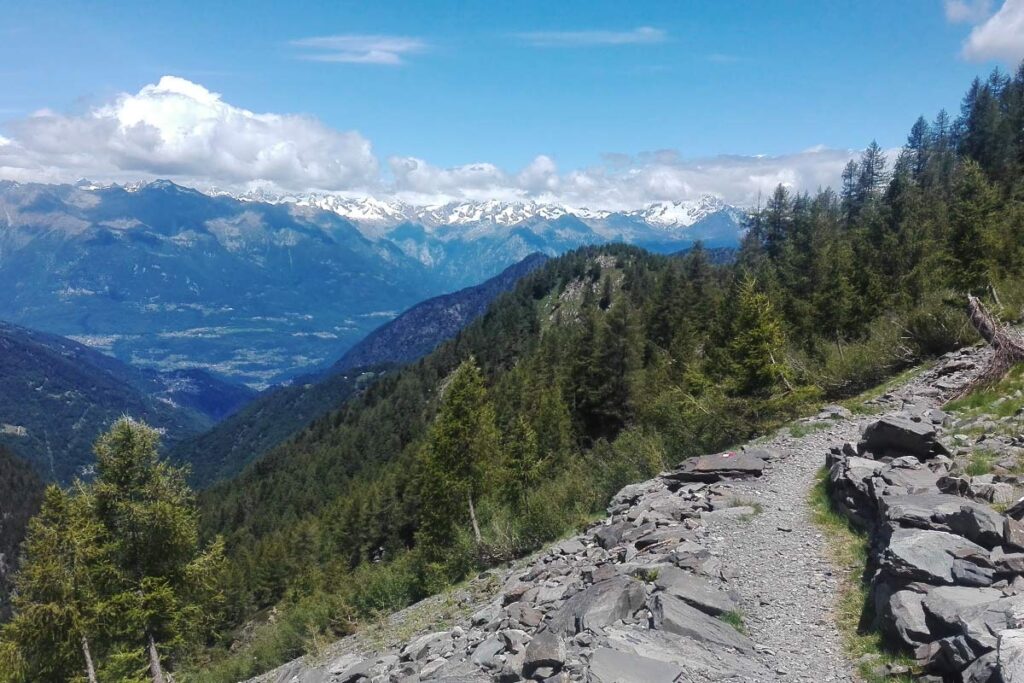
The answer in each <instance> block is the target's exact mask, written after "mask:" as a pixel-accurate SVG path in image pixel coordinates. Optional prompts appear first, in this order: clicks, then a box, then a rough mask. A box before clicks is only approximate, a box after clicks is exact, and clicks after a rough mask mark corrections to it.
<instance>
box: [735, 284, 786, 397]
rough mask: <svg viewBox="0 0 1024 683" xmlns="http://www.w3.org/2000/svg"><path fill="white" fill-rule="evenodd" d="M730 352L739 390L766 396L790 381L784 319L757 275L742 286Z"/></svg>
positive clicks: (737, 302)
mask: <svg viewBox="0 0 1024 683" xmlns="http://www.w3.org/2000/svg"><path fill="white" fill-rule="evenodd" d="M729 352H730V359H731V361H732V364H733V368H734V369H733V378H734V384H735V391H736V392H737V393H742V394H748V395H753V396H764V395H767V394H771V393H773V392H775V391H776V390H778V389H779V386H780V384H785V383H787V382H788V375H789V372H790V371H789V369H788V368H787V367H786V365H785V364H784V361H785V353H786V338H785V334H784V333H783V329H782V322H781V321H780V320H779V317H778V315H777V314H776V313H775V309H774V308H773V307H772V304H771V302H770V301H769V300H768V297H767V296H765V295H764V294H763V293H761V292H759V291H758V290H757V283H756V282H755V281H754V280H753V278H749V277H748V278H746V279H744V280H743V281H742V282H741V283H740V285H739V292H738V295H737V300H736V319H735V322H734V325H733V334H732V340H731V341H730V344H729Z"/></svg>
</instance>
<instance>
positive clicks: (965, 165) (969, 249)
mask: <svg viewBox="0 0 1024 683" xmlns="http://www.w3.org/2000/svg"><path fill="white" fill-rule="evenodd" d="M953 194H954V203H953V207H952V211H951V215H950V236H949V238H950V245H949V247H950V251H951V253H952V254H953V256H954V257H955V259H956V261H955V262H956V266H955V268H954V275H955V278H956V279H955V282H954V284H955V285H956V286H957V287H959V288H960V289H963V290H965V291H968V292H978V291H980V290H983V289H984V288H985V287H986V286H987V285H988V284H989V283H990V281H991V275H992V262H993V259H994V254H995V251H996V249H995V246H996V242H997V229H998V223H997V222H996V217H997V215H996V209H997V208H998V200H999V197H998V195H997V193H996V191H995V189H994V188H993V187H992V186H991V184H990V183H989V181H988V179H987V178H986V177H985V172H984V171H982V170H981V166H979V165H978V163H977V162H975V161H973V160H971V159H967V160H965V161H963V162H962V163H961V165H960V168H958V169H957V174H956V181H955V183H954V187H953Z"/></svg>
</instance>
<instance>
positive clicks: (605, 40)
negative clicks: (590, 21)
mask: <svg viewBox="0 0 1024 683" xmlns="http://www.w3.org/2000/svg"><path fill="white" fill-rule="evenodd" d="M667 37H668V35H667V34H666V33H665V31H663V30H662V29H660V28H653V27H651V26H640V27H638V28H635V29H633V30H631V31H531V32H529V33H517V34H516V38H518V39H519V40H520V41H522V42H523V43H526V44H527V45H532V46H534V47H593V46H595V45H643V44H650V43H663V42H665V39H666V38H667Z"/></svg>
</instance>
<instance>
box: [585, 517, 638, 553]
mask: <svg viewBox="0 0 1024 683" xmlns="http://www.w3.org/2000/svg"><path fill="white" fill-rule="evenodd" d="M632 528H633V525H632V524H630V523H629V522H616V523H614V524H603V525H601V526H599V527H597V528H596V529H595V530H594V541H596V542H597V544H598V545H599V546H601V547H602V548H604V549H605V550H610V549H611V548H614V547H615V546H617V545H618V544H619V542H620V541H621V540H622V536H623V535H624V534H625V533H626V532H627V531H629V530H631V529H632Z"/></svg>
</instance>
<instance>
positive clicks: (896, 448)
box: [864, 415, 949, 460]
mask: <svg viewBox="0 0 1024 683" xmlns="http://www.w3.org/2000/svg"><path fill="white" fill-rule="evenodd" d="M936 436H937V435H936V431H935V425H933V424H932V423H931V422H930V421H929V422H914V421H913V420H911V419H910V418H908V417H905V416H903V415H886V416H885V417H882V418H881V419H880V420H878V421H877V422H873V423H872V424H870V425H868V427H867V429H865V430H864V447H865V448H866V449H867V450H868V451H870V452H871V453H873V454H875V456H876V457H881V456H884V455H886V454H890V453H893V452H895V453H903V454H909V455H913V456H916V457H917V458H919V459H921V460H926V459H928V458H931V457H932V456H935V455H949V451H947V450H946V448H945V446H943V445H942V444H941V443H939V441H938V439H937V438H936Z"/></svg>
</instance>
